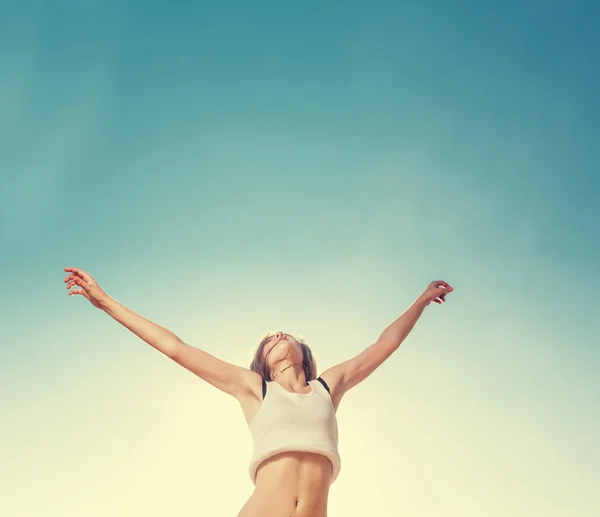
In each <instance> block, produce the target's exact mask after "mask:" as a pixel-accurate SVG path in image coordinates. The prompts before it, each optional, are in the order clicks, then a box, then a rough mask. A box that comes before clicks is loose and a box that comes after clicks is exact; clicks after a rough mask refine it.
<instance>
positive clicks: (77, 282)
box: [64, 267, 110, 309]
mask: <svg viewBox="0 0 600 517" xmlns="http://www.w3.org/2000/svg"><path fill="white" fill-rule="evenodd" d="M65 271H66V272H67V273H69V274H68V275H67V277H66V278H65V280H64V281H65V283H66V284H67V289H71V288H72V287H75V286H79V289H71V290H70V291H69V296H71V295H72V294H81V295H82V296H85V297H86V298H87V299H88V300H89V301H90V303H91V304H92V305H93V306H94V307H98V308H99V309H103V308H104V307H105V306H106V302H107V301H108V300H109V299H110V297H109V296H108V295H107V294H106V293H105V292H104V291H103V290H102V289H101V288H100V286H99V285H98V284H97V283H96V280H94V278H93V277H92V276H91V275H88V274H87V273H86V272H85V271H84V270H83V269H79V268H76V267H66V268H65Z"/></svg>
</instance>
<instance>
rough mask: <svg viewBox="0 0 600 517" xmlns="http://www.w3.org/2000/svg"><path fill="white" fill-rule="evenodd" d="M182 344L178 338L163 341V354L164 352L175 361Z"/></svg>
mask: <svg viewBox="0 0 600 517" xmlns="http://www.w3.org/2000/svg"><path fill="white" fill-rule="evenodd" d="M184 346H185V345H184V343H183V341H181V340H180V339H179V338H177V339H174V340H172V341H169V342H168V343H165V345H164V347H163V354H165V355H166V356H167V357H168V358H169V359H173V360H174V361H176V360H177V358H178V357H179V355H180V354H181V351H182V350H183V347H184Z"/></svg>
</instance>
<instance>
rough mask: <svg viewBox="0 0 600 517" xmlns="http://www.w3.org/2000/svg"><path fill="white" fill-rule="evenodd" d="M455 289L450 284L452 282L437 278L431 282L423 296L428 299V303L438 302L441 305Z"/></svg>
mask: <svg viewBox="0 0 600 517" xmlns="http://www.w3.org/2000/svg"><path fill="white" fill-rule="evenodd" d="M452 291H454V288H453V287H451V286H450V284H448V283H446V282H444V281H443V280H435V281H433V282H431V283H430V284H429V286H428V287H427V289H426V290H425V292H424V293H423V295H422V298H423V299H424V300H426V301H427V303H431V302H433V303H437V304H438V305H441V304H442V303H444V302H445V301H446V295H447V294H449V293H451V292H452Z"/></svg>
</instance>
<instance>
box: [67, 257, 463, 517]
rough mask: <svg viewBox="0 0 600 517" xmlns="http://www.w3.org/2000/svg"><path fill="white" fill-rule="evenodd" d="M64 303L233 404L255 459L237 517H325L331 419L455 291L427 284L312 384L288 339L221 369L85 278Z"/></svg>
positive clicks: (78, 275) (303, 352) (272, 341)
mask: <svg viewBox="0 0 600 517" xmlns="http://www.w3.org/2000/svg"><path fill="white" fill-rule="evenodd" d="M65 271H66V272H67V273H68V274H67V277H66V278H65V280H64V281H65V283H66V284H67V289H68V290H69V295H73V294H80V295H82V296H84V297H85V298H87V299H88V300H89V301H90V302H91V303H92V305H94V306H95V307H97V308H99V309H102V310H103V311H104V312H106V313H107V314H108V315H109V316H111V317H112V318H114V319H115V320H116V321H118V322H119V323H121V324H122V325H123V326H125V327H126V328H128V329H129V330H131V331H132V332H133V333H134V334H136V335H137V336H139V337H140V338H141V339H143V340H144V341H146V342H147V343H148V344H149V345H151V346H153V347H154V348H156V349H157V350H158V351H160V352H162V353H163V354H164V355H166V356H167V357H170V358H171V359H173V360H174V361H176V362H177V363H179V364H180V365H181V366H183V367H185V368H187V369H188V370H190V371H192V372H193V373H195V374H196V375H198V376H199V377H200V378H202V379H204V380H205V381H206V382H208V383H210V384H212V385H213V386H215V387H216V388H218V389H220V390H222V391H224V392H225V393H228V394H229V395H232V396H233V397H235V398H236V399H237V400H238V401H239V403H240V406H241V408H242V411H243V413H244V416H245V418H246V422H247V423H248V427H249V430H250V433H251V435H252V439H253V442H254V453H253V456H252V461H251V463H250V478H251V479H252V482H253V483H254V486H255V489H254V492H253V493H252V496H251V497H250V499H249V500H248V502H247V503H246V504H245V505H244V507H243V508H242V510H241V512H240V513H239V514H238V517H327V500H328V496H329V487H330V485H331V483H333V482H334V481H335V479H336V478H337V475H338V473H339V471H340V463H341V462H340V456H339V454H338V450H337V446H338V433H337V422H336V416H335V414H336V411H337V408H338V406H339V404H340V401H341V399H342V397H343V396H344V394H345V393H346V392H347V391H348V390H349V389H350V388H352V387H354V386H356V385H357V384H358V383H359V382H361V381H363V380H364V379H365V378H366V377H367V376H369V375H370V374H371V373H372V372H373V371H374V370H375V369H376V368H377V367H378V366H379V365H380V364H381V363H383V361H385V360H386V359H387V358H388V357H389V356H390V355H391V354H392V353H393V352H394V351H395V350H396V349H397V348H398V347H399V346H400V344H401V343H402V341H404V339H405V338H406V336H408V334H409V333H410V331H411V330H412V328H413V327H414V325H415V324H416V322H417V320H418V319H419V317H420V316H421V314H422V313H423V310H424V309H425V307H427V306H428V305H429V304H430V303H431V302H434V303H437V304H442V303H444V301H445V298H446V295H447V294H448V293H450V292H452V291H453V289H452V287H450V286H449V285H448V284H447V283H446V282H443V281H441V280H440V281H435V282H431V283H430V284H429V286H428V287H427V289H426V290H425V291H424V292H423V294H422V295H421V296H419V297H418V298H417V300H416V301H415V302H414V303H413V304H412V305H411V307H410V308H409V309H408V310H407V311H406V312H405V313H404V314H402V316H400V317H399V318H398V319H397V320H396V321H394V322H393V323H392V324H390V325H389V326H388V327H387V328H386V329H385V330H384V331H383V333H382V334H381V336H379V338H378V339H377V341H375V343H374V344H372V345H371V346H369V347H368V348H367V349H366V350H364V351H363V352H362V353H360V354H358V355H357V356H356V357H354V358H352V359H349V360H347V361H345V362H343V363H341V364H338V365H337V366H333V367H332V368H329V369H328V370H326V371H325V372H323V373H322V374H321V376H320V377H317V371H316V364H315V361H314V359H313V356H312V353H311V350H310V348H309V347H308V346H307V345H306V344H305V343H303V342H300V341H298V340H297V339H295V338H294V337H293V336H291V335H290V334H286V333H284V332H275V333H271V334H268V335H267V336H266V337H265V338H264V339H263V340H262V342H261V343H260V345H259V347H258V349H257V351H256V354H255V357H254V360H253V361H252V364H251V365H250V369H246V368H241V367H239V366H235V365H233V364H229V363H227V362H224V361H221V360H220V359H217V358H216V357H214V356H212V355H210V354H208V353H206V352H204V351H202V350H199V349H197V348H194V347H192V346H190V345H187V344H186V343H184V342H182V341H181V340H180V339H179V338H178V337H177V336H176V335H175V334H173V333H172V332H170V331H169V330H167V329H165V328H163V327H161V326H159V325H157V324H156V323H153V322H151V321H149V320H147V319H145V318H143V317H142V316H140V315H138V314H136V313H135V312H133V311H131V310H130V309H128V308H127V307H125V306H123V305H121V304H119V303H118V302H117V301H115V300H114V299H112V298H111V297H110V296H108V295H107V294H106V293H105V292H104V291H103V290H102V289H101V288H100V287H99V286H98V284H97V283H96V281H95V280H94V279H93V278H92V277H91V276H90V275H88V274H87V273H86V272H85V271H83V270H82V269H78V268H65Z"/></svg>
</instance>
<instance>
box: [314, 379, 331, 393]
mask: <svg viewBox="0 0 600 517" xmlns="http://www.w3.org/2000/svg"><path fill="white" fill-rule="evenodd" d="M317 380H318V381H319V382H320V383H321V384H322V385H323V387H324V388H325V389H326V390H327V393H329V394H330V395H331V392H330V391H329V386H327V383H326V382H325V381H324V380H323V379H321V377H319V378H318V379H317Z"/></svg>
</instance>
